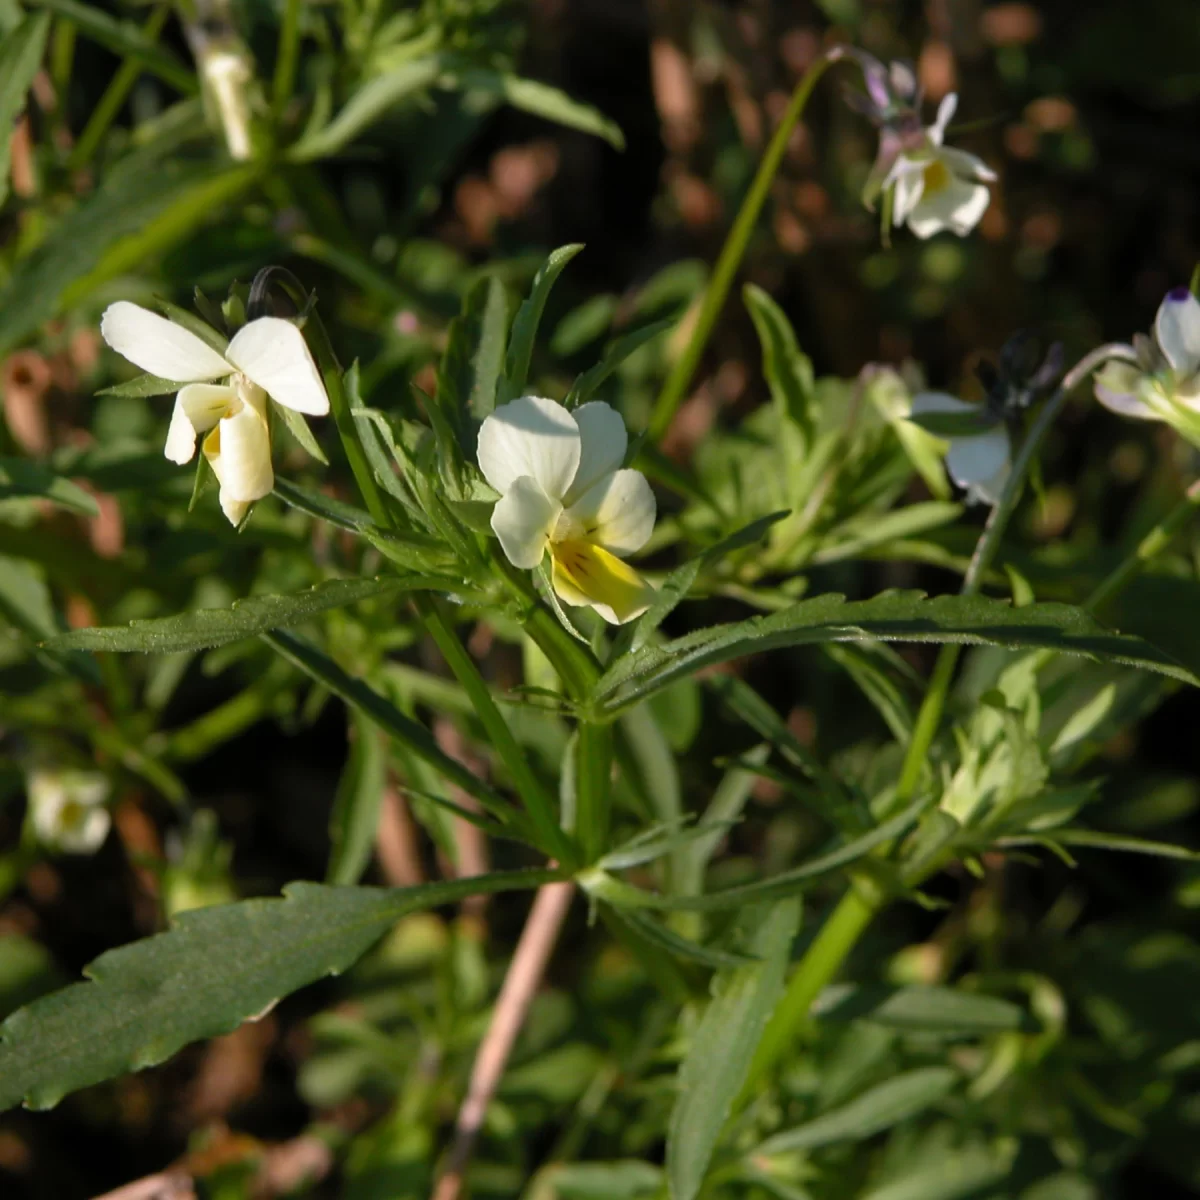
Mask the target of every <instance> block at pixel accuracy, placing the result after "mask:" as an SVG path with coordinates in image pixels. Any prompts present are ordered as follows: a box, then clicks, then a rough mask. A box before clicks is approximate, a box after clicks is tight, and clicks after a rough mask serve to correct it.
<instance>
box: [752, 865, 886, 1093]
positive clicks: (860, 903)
mask: <svg viewBox="0 0 1200 1200" xmlns="http://www.w3.org/2000/svg"><path fill="white" fill-rule="evenodd" d="M882 904H883V896H882V894H880V893H878V892H877V891H876V890H875V889H868V888H864V889H863V890H861V891H860V890H859V889H858V888H856V887H851V888H850V890H849V891H848V892H847V893H846V894H845V895H844V896H843V897H842V899H841V901H840V903H839V904H838V906H837V908H835V909H834V910H833V913H832V914H831V915H830V916H829V918H828V919H827V920H826V922H825V924H824V925H822V926H821V932H820V933H818V934H817V936H816V937H815V938H814V939H813V941H812V943H811V945H810V946H809V947H808V950H807V951H806V952H805V954H804V957H803V958H802V959H801V960H800V964H799V966H798V967H797V968H796V972H795V974H794V975H793V976H792V979H791V982H790V984H789V986H788V990H787V994H786V996H785V997H784V999H783V1001H782V1002H781V1003H780V1004H779V1006H778V1007H777V1008H776V1010H775V1012H774V1014H773V1016H772V1017H771V1020H770V1021H769V1022H768V1023H767V1027H766V1029H765V1030H764V1031H763V1035H762V1038H761V1040H760V1041H759V1043H758V1049H757V1050H755V1052H754V1058H753V1059H752V1060H751V1063H750V1072H749V1074H748V1075H747V1076H746V1082H745V1084H744V1085H743V1087H742V1092H741V1095H740V1096H739V1098H738V1102H737V1104H735V1105H734V1108H735V1110H736V1109H740V1108H742V1107H743V1106H744V1105H745V1103H746V1102H747V1101H749V1100H750V1099H751V1098H752V1097H753V1095H754V1092H755V1089H756V1087H757V1085H758V1081H759V1080H760V1079H761V1078H762V1077H763V1075H765V1074H766V1073H767V1071H769V1070H770V1069H771V1067H772V1066H774V1064H775V1063H776V1062H778V1061H779V1059H780V1058H781V1057H782V1055H783V1053H784V1051H785V1050H787V1048H788V1046H790V1045H791V1043H792V1040H793V1039H794V1038H795V1036H796V1034H797V1033H798V1032H799V1031H800V1030H801V1028H802V1027H803V1025H804V1023H805V1022H806V1021H807V1020H808V1013H809V1009H811V1008H812V1005H813V1001H814V1000H815V999H816V998H817V996H818V995H819V994H820V993H821V991H822V989H823V988H825V987H827V986H828V985H829V984H830V983H831V982H832V981H833V978H834V976H835V975H836V974H837V973H838V970H839V969H840V968H841V965H842V963H843V962H845V960H846V956H847V955H848V954H849V953H850V951H851V950H853V949H854V947H855V946H856V945H857V944H858V939H859V938H860V937H862V935H863V933H864V932H866V929H867V926H868V925H870V923H871V920H872V918H873V917H874V916H875V914H876V913H877V912H878V911H879V909H880V906H881V905H882Z"/></svg>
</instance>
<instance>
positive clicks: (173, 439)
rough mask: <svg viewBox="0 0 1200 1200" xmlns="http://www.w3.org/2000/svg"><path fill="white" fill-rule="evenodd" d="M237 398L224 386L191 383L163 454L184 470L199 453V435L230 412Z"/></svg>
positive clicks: (173, 419)
mask: <svg viewBox="0 0 1200 1200" xmlns="http://www.w3.org/2000/svg"><path fill="white" fill-rule="evenodd" d="M236 399H237V396H236V394H235V392H234V390H233V388H231V387H228V386H227V385H225V384H221V383H189V384H188V385H187V387H184V388H180V389H179V395H178V396H176V397H175V409H174V411H173V412H172V413H171V427H170V428H169V429H168V430H167V444H166V446H165V447H164V448H163V453H164V454H165V455H166V456H167V457H168V458H169V459H170V460H171V461H172V462H173V463H178V464H179V465H180V466H183V464H184V463H188V462H191V461H192V455H193V454H195V453H196V435H197V434H200V433H207V432H208V431H209V430H210V429H212V428H213V426H214V425H216V423H217V422H218V421H219V420H220V419H221V418H222V417H223V416H224V415H225V414H226V413H227V412H228V411H229V409H230V407H231V406H232V405H233V404H234V402H235V401H236Z"/></svg>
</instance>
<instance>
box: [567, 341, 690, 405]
mask: <svg viewBox="0 0 1200 1200" xmlns="http://www.w3.org/2000/svg"><path fill="white" fill-rule="evenodd" d="M674 324H675V322H674V321H651V322H650V324H649V325H643V326H642V327H641V329H634V330H632V331H630V332H629V333H623V334H622V335H621V336H620V337H619V338H614V339H613V341H612V342H610V343H609V344H608V346H606V347H605V350H604V355H603V357H602V358H601V359H600V361H599V362H598V363H597V364H596V365H595V366H594V367H589V368H588V370H586V371H584V373H583V374H582V375H580V376H579V378H578V379H577V380H575V382H574V383H573V384H572V385H571V390H570V391H569V392H568V393H567V398H566V399H565V400H564V401H563V403H564V404H565V405H566V406H567V408H575V407H576V406H577V405H580V404H586V403H587V402H588V401H589V400H590V399H591V398H592V396H593V395H595V393H596V389H597V388H598V387H599V386H600V385H601V384H602V383H603V382H604V381H605V380H606V379H607V378H608V377H609V376H610V375H611V374H612V373H613V372H614V371H615V370H616V369H617V368H618V367H619V366H620V365H621V364H622V363H623V362H624V361H625V360H626V359H627V358H628V357H629V356H630V355H631V354H632V353H633V352H634V351H635V350H640V349H641V348H642V347H643V346H644V345H645V344H646V343H647V342H650V341H653V340H654V339H655V338H656V337H658V335H659V334H660V333H665V332H666V331H667V330H668V329H670V328H671V327H672V326H673V325H674Z"/></svg>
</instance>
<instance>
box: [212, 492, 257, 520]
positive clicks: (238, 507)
mask: <svg viewBox="0 0 1200 1200" xmlns="http://www.w3.org/2000/svg"><path fill="white" fill-rule="evenodd" d="M218 495H219V497H220V501H221V511H222V512H223V513H224V514H225V518H226V520H228V522H229V523H230V525H232V526H233V527H234V528H235V529H236V528H237V527H238V526H239V525H240V524H241V523H242V522H243V521H244V520H245V519H246V514H247V513H248V512H249V511H250V505H251V504H253V503H254V501H253V500H235V499H234V498H233V497H232V496H231V495H230V494H229V493H228V492H227V491H226V490H225V489H224V488H222V489H221V490H220V492H219V493H218Z"/></svg>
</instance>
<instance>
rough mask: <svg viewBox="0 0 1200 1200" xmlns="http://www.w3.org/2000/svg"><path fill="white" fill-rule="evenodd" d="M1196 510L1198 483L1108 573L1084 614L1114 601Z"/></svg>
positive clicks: (1199, 492) (1199, 497)
mask: <svg viewBox="0 0 1200 1200" xmlns="http://www.w3.org/2000/svg"><path fill="white" fill-rule="evenodd" d="M1197 509H1200V479H1197V480H1196V481H1195V483H1193V484H1192V486H1191V487H1189V488H1188V490H1187V491H1186V492H1184V494H1183V499H1182V500H1181V501H1180V502H1179V503H1178V504H1177V505H1176V506H1175V507H1174V508H1173V509H1172V510H1171V511H1170V512H1169V513H1168V514H1167V515H1166V516H1165V517H1164V518H1163V519H1162V520H1161V521H1160V522H1159V523H1158V524H1157V525H1156V526H1155V527H1154V528H1153V529H1152V530H1150V532H1149V533H1148V534H1146V536H1145V537H1144V538H1142V540H1141V541H1140V542H1139V543H1138V546H1137V549H1136V550H1135V551H1134V552H1133V553H1132V554H1131V555H1129V557H1128V558H1126V559H1125V560H1124V561H1123V562H1122V563H1121V565H1120V566H1119V567H1117V568H1116V569H1115V570H1114V571H1112V572H1111V573H1110V574H1109V575H1108V576H1107V577H1106V578H1105V579H1103V580H1102V581H1101V582H1100V585H1099V586H1098V587H1097V588H1096V590H1095V591H1094V592H1092V594H1091V595H1090V596H1089V597H1088V598H1087V600H1086V601H1085V602H1084V605H1083V606H1084V608H1086V609H1087V610H1088V612H1091V613H1096V612H1099V611H1100V610H1101V609H1103V608H1104V606H1105V605H1106V604H1108V603H1109V602H1110V601H1112V600H1114V599H1116V597H1117V596H1118V595H1120V593H1121V592H1123V591H1124V590H1125V589H1126V588H1127V587H1128V586H1129V584H1130V583H1132V582H1133V580H1134V579H1135V578H1136V577H1137V576H1138V575H1139V574H1140V573H1141V571H1142V569H1143V568H1144V567H1145V566H1146V564H1147V563H1149V562H1151V561H1152V560H1153V559H1155V558H1157V557H1158V556H1159V555H1160V554H1161V553H1162V552H1163V551H1164V550H1165V549H1166V548H1167V547H1168V546H1169V545H1170V544H1171V542H1172V541H1173V540H1174V538H1175V535H1176V534H1177V533H1179V531H1180V530H1181V529H1183V527H1184V526H1185V525H1186V524H1187V523H1188V522H1189V521H1190V520H1191V519H1192V517H1193V516H1195V515H1196V510H1197Z"/></svg>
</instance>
